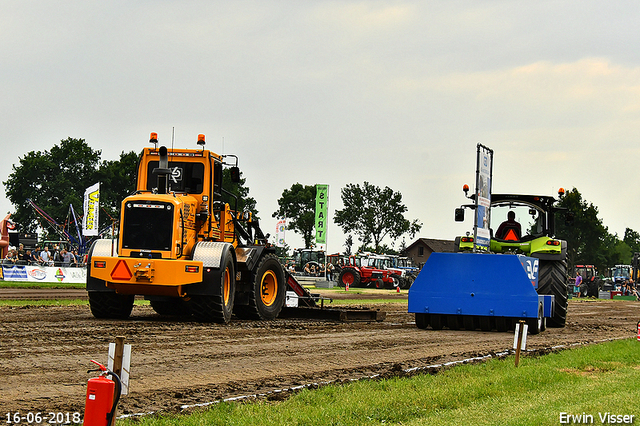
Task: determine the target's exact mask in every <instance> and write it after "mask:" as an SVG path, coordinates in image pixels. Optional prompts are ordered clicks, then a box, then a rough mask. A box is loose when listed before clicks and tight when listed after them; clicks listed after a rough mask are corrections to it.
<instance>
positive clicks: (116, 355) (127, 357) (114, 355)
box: [107, 336, 131, 426]
mask: <svg viewBox="0 0 640 426" xmlns="http://www.w3.org/2000/svg"><path fill="white" fill-rule="evenodd" d="M130 366H131V345H128V344H127V345H125V344H124V337H122V336H117V337H116V342H115V343H109V360H108V361H107V368H108V369H109V370H111V371H113V372H114V373H116V374H117V375H118V377H120V382H121V383H122V391H121V393H120V395H127V394H128V393H129V372H130ZM115 414H116V413H113V420H112V422H111V426H114V425H115V422H116V415H115Z"/></svg>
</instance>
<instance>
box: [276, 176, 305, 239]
mask: <svg viewBox="0 0 640 426" xmlns="http://www.w3.org/2000/svg"><path fill="white" fill-rule="evenodd" d="M278 206H279V207H278V210H277V211H275V212H274V213H273V215H272V216H273V217H280V218H287V223H288V225H287V229H291V230H293V231H294V232H298V233H300V234H302V238H303V239H304V246H305V248H312V247H313V238H314V234H313V231H314V229H315V220H316V187H315V185H302V184H300V183H295V184H293V185H291V188H290V189H285V190H284V191H282V196H281V197H280V198H279V199H278Z"/></svg>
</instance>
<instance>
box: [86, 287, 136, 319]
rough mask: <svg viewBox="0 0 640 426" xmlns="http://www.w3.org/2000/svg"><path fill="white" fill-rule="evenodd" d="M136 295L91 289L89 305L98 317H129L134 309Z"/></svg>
mask: <svg viewBox="0 0 640 426" xmlns="http://www.w3.org/2000/svg"><path fill="white" fill-rule="evenodd" d="M134 298H135V296H134V295H123V294H118V293H116V292H106V291H90V292H89V307H90V308H91V313H92V314H93V316H94V317H96V318H107V319H127V318H129V316H130V315H131V310H132V309H133V300H134Z"/></svg>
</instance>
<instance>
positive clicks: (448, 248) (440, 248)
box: [407, 238, 456, 253]
mask: <svg viewBox="0 0 640 426" xmlns="http://www.w3.org/2000/svg"><path fill="white" fill-rule="evenodd" d="M418 244H423V245H425V246H427V247H429V248H430V249H431V251H433V252H436V253H453V252H454V251H455V247H456V244H455V241H453V240H436V239H433V238H418V239H417V240H416V241H415V242H413V243H412V244H411V245H410V246H409V247H407V251H408V250H411V249H412V248H413V247H415V246H417V245H418Z"/></svg>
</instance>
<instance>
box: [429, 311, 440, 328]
mask: <svg viewBox="0 0 640 426" xmlns="http://www.w3.org/2000/svg"><path fill="white" fill-rule="evenodd" d="M430 322H431V328H433V329H434V330H442V327H443V324H442V315H438V314H433V315H431V321H430Z"/></svg>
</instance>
